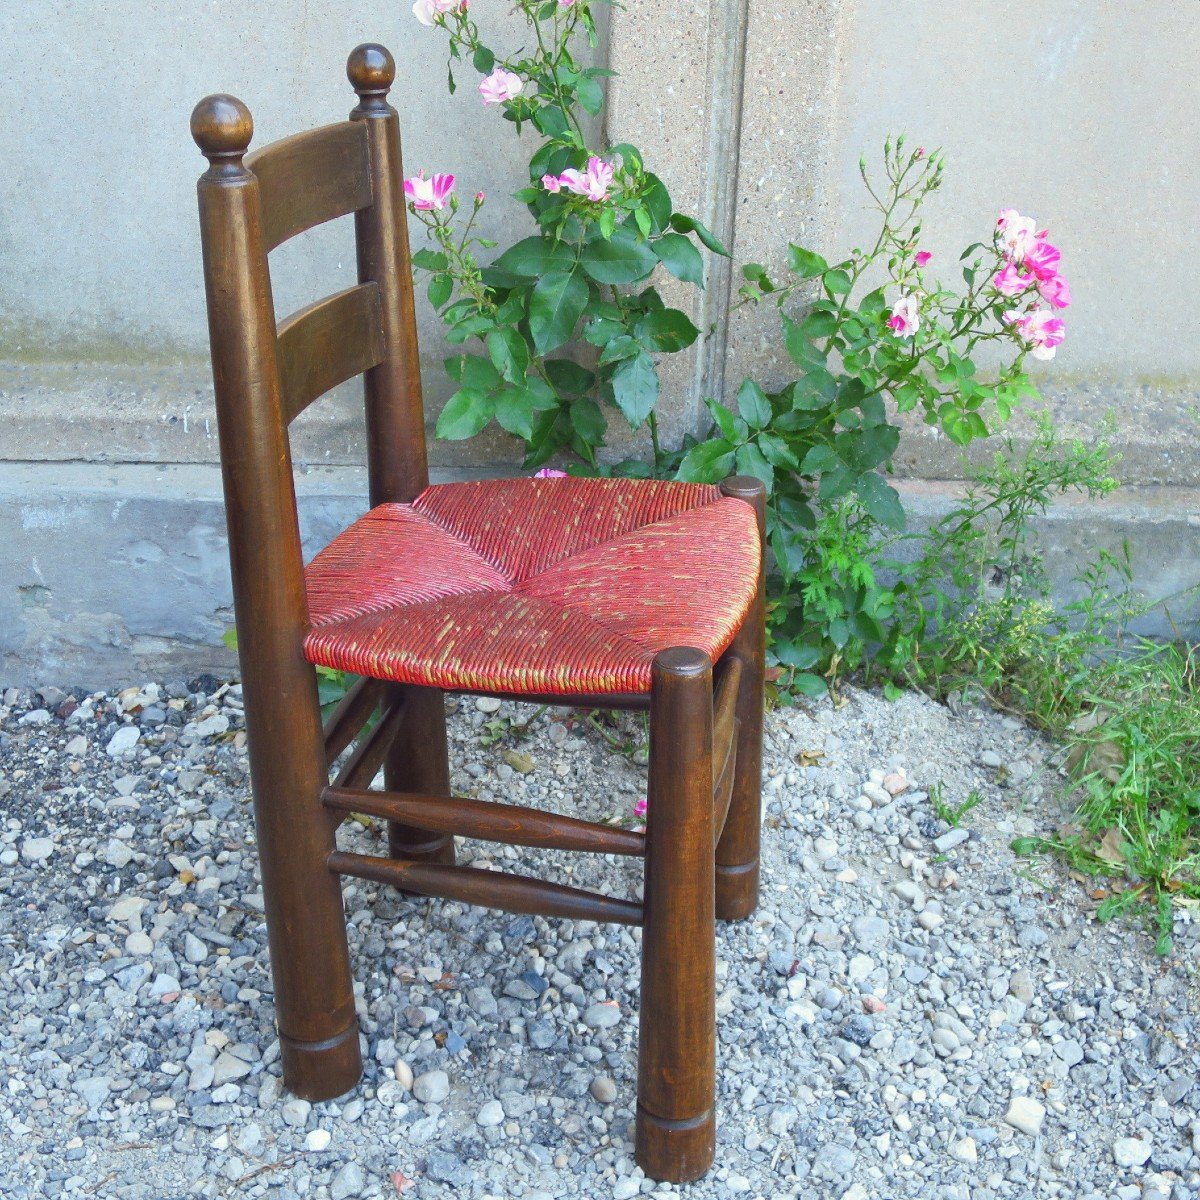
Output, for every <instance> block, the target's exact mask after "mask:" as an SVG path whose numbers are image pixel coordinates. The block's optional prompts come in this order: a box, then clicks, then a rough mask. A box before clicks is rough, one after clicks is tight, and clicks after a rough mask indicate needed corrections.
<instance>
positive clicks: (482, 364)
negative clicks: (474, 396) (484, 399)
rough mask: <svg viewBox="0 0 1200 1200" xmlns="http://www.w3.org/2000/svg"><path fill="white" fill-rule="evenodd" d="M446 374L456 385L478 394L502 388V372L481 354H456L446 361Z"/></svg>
mask: <svg viewBox="0 0 1200 1200" xmlns="http://www.w3.org/2000/svg"><path fill="white" fill-rule="evenodd" d="M446 374H447V375H449V376H450V378H451V379H453V380H454V382H455V383H460V384H462V386H463V387H465V388H472V389H473V390H475V391H478V392H490V391H491V390H492V388H497V387H499V386H500V372H499V371H497V370H496V368H495V367H494V366H493V365H492V364H491V362H490V361H489V360H488V359H486V358H484V357H483V355H481V354H456V355H454V356H453V357H452V358H448V359H446Z"/></svg>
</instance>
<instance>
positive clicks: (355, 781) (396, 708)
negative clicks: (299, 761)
mask: <svg viewBox="0 0 1200 1200" xmlns="http://www.w3.org/2000/svg"><path fill="white" fill-rule="evenodd" d="M409 715H410V714H409V711H408V709H407V708H406V707H405V703H404V697H403V696H396V695H394V694H392V695H390V696H389V704H388V707H386V708H385V709H384V713H383V716H382V717H380V718H379V723H378V724H377V725H376V726H375V728H374V729H372V730H371V732H370V733H369V734H367V736H366V737H365V738H363V739H362V741H361V742H359V744H358V745H357V746H355V747H354V753H353V754H351V755H350V757H349V758H348V759H347V760H346V762H345V764H344V765H343V767H342V769H341V770H340V771H339V772H338V775H337V779H336V780H335V781H334V787H339V788H365V787H369V786H370V783H371V780H372V779H374V778H375V776H376V775H378V774H379V768H380V767H382V766H383V764H384V762H385V761H386V759H387V756H388V751H389V750H390V749H391V748H392V743H393V742H395V740H396V735H397V734H398V733H399V732H400V730H401V729H402V728H403V726H404V723H405V722H406V721H407V720H408V719H409Z"/></svg>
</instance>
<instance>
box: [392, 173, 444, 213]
mask: <svg viewBox="0 0 1200 1200" xmlns="http://www.w3.org/2000/svg"><path fill="white" fill-rule="evenodd" d="M452 191H454V176H453V175H434V176H433V177H432V178H431V179H426V178H425V172H424V171H418V172H417V173H416V174H415V175H413V176H412V177H411V178H410V179H406V180H405V181H404V194H405V195H406V196H407V197H408V198H409V199H410V200H411V201H412V202H413V207H414V208H421V209H431V208H438V209H441V208H445V207H446V199H447V197H449V195H450V193H451V192H452Z"/></svg>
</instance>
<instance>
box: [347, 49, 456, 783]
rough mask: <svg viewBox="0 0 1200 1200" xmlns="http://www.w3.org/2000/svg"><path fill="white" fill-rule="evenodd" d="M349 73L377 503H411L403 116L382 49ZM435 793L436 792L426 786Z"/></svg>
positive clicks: (412, 375)
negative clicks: (356, 135)
mask: <svg viewBox="0 0 1200 1200" xmlns="http://www.w3.org/2000/svg"><path fill="white" fill-rule="evenodd" d="M346 74H347V76H348V77H349V79H350V83H351V85H352V86H353V88H354V90H355V92H357V93H358V105H357V106H356V107H355V108H354V110H353V111H352V112H351V114H350V121H351V123H352V124H353V126H354V127H355V128H356V129H361V130H362V131H363V132H364V134H365V136H366V139H367V152H368V154H369V156H370V162H371V201H370V207H369V208H363V209H362V210H361V211H360V212H359V213H357V215H356V216H355V218H354V222H355V230H356V233H357V238H358V278H359V282H360V283H369V282H372V281H373V282H375V283H377V284H378V285H379V293H380V300H381V310H382V318H383V336H384V345H385V347H386V354H385V355H384V358H383V360H382V361H381V362H380V363H379V364H378V365H377V366H375V367H372V368H371V370H369V371H368V372H367V373H366V375H365V376H364V377H363V382H364V390H365V394H366V405H367V473H368V476H369V480H370V492H371V505H372V507H374V506H375V505H376V504H383V503H385V502H387V501H401V502H403V501H408V500H413V499H415V498H416V496H417V495H418V494H419V493H420V492H421V491H422V490H423V489H424V488H425V487H426V486H427V485H428V483H429V467H428V462H427V459H426V454H425V410H424V407H423V404H422V399H421V358H420V351H419V348H418V346H417V318H416V308H415V306H414V301H413V280H412V259H411V257H410V255H409V247H408V214H407V211H406V209H405V202H404V163H403V159H402V156H401V152H400V119H399V117H397V115H396V111H395V109H393V108H392V107H391V105H390V104H388V102H387V93H388V89H389V88H390V87H391V86H392V82H393V81H394V80H395V77H396V64H395V62H394V61H393V59H392V56H391V55H390V54H389V53H388V52H387V51H386V50H385V49H384V48H383V47H382V46H370V45H368V46H359V47H358V48H357V49H356V50H354V52H353V53H352V54H351V55H350V60H349V62H348V63H347V64H346ZM421 790H427V791H436V790H438V789H436V788H428V789H421Z"/></svg>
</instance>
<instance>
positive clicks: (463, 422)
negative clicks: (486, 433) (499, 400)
mask: <svg viewBox="0 0 1200 1200" xmlns="http://www.w3.org/2000/svg"><path fill="white" fill-rule="evenodd" d="M494 413H495V406H494V405H493V404H492V401H491V397H490V396H488V395H487V394H486V393H485V392H480V391H476V390H475V389H474V388H463V389H462V390H461V391H457V392H455V393H454V395H453V396H451V397H450V399H449V400H447V401H446V406H445V408H443V409H442V411H441V413H440V415H439V416H438V421H437V435H438V437H440V438H445V439H446V440H447V441H450V442H459V441H462V440H463V438H469V437H474V436H475V435H476V434H477V433H478V432H479V431H480V430H481V429H482V428H483V427H484V426H485V425H486V424H487V423H488V422H489V421H490V420H491V419H492V417H493V415H494Z"/></svg>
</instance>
